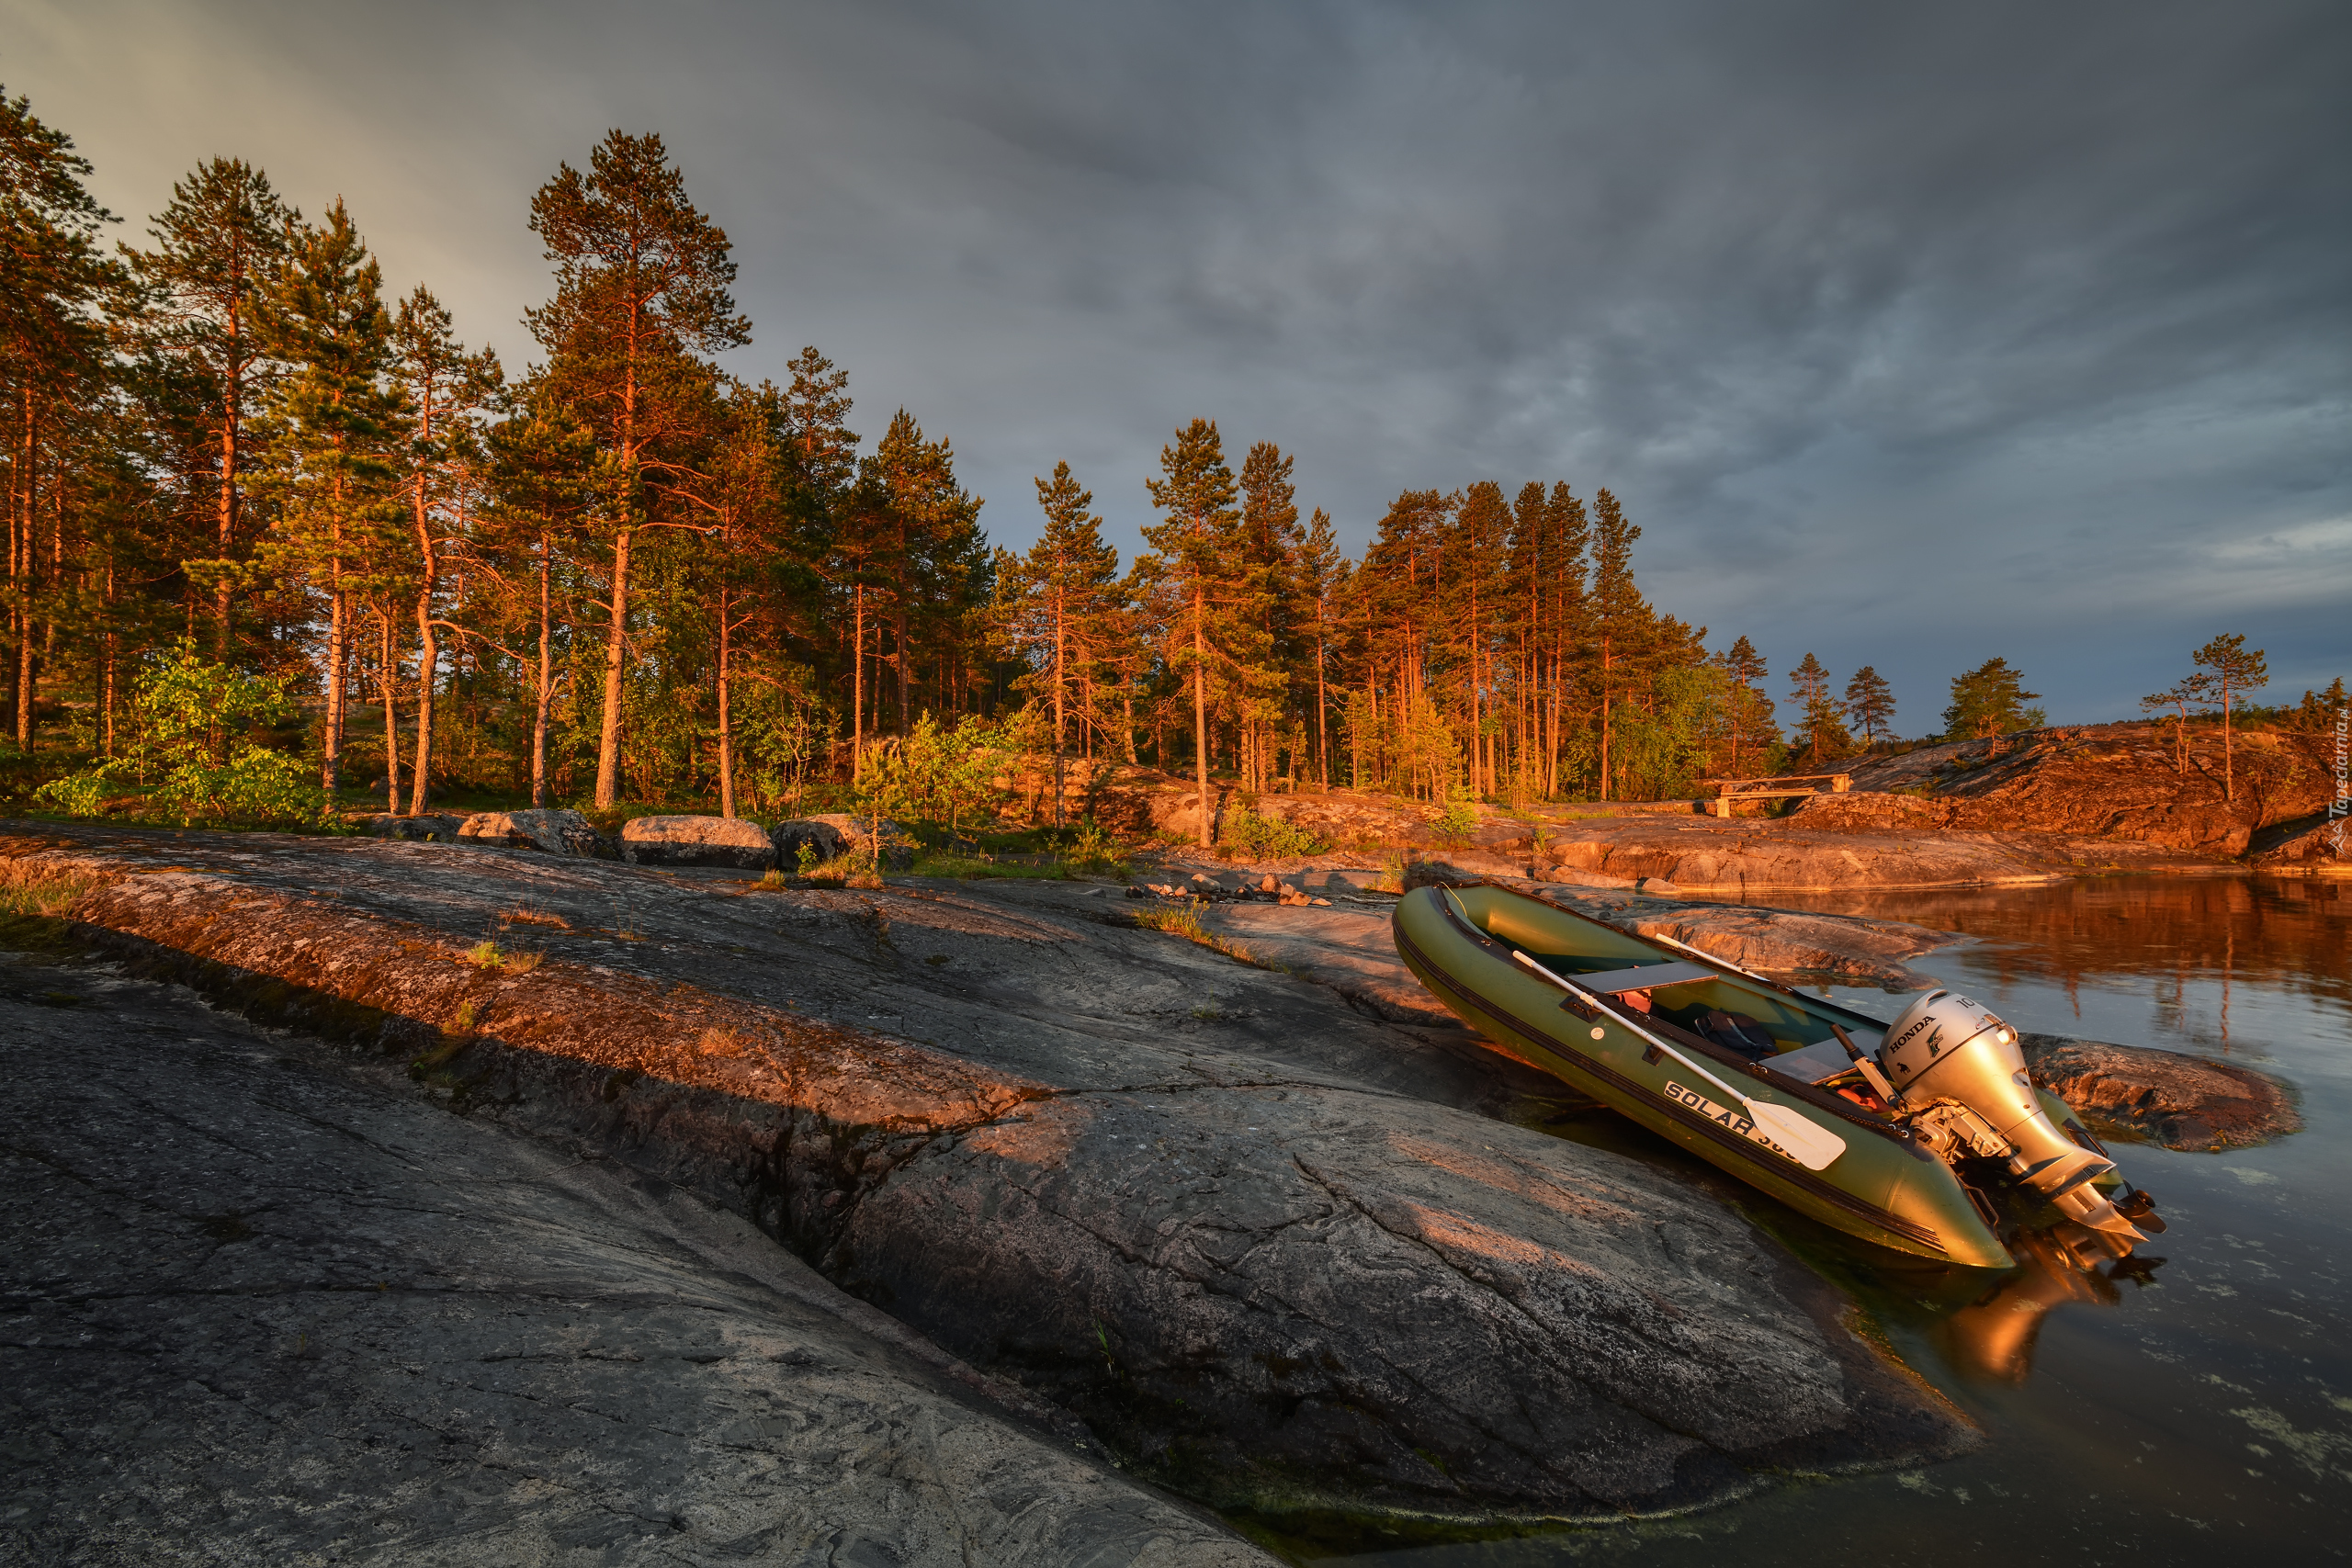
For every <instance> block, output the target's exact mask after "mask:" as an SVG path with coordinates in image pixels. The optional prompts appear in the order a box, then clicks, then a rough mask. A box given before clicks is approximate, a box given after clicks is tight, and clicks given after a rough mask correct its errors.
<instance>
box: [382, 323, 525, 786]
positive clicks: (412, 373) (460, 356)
mask: <svg viewBox="0 0 2352 1568" xmlns="http://www.w3.org/2000/svg"><path fill="white" fill-rule="evenodd" d="M455 328H456V323H455V322H453V321H451V320H450V317H449V312H448V311H447V310H443V309H442V308H441V303H440V301H439V300H437V299H434V297H433V294H432V292H431V290H429V289H427V288H424V285H422V284H419V285H418V286H417V288H416V289H415V291H414V292H413V293H412V294H410V296H409V297H408V298H407V299H403V300H401V308H400V312H399V314H398V315H397V316H396V317H395V318H394V320H393V321H392V331H391V349H392V370H393V373H394V377H395V380H396V384H397V385H398V386H399V388H400V389H401V393H402V395H403V398H404V400H405V402H406V405H407V414H408V420H409V436H410V439H409V443H408V449H407V453H406V464H405V468H406V472H405V473H404V475H403V476H402V485H401V488H402V489H403V490H404V491H406V492H407V495H408V506H409V523H410V527H411V529H412V532H413V538H414V541H415V545H416V598H415V604H414V605H413V618H414V620H415V623H416V646H417V658H416V758H415V761H414V763H413V766H412V767H411V768H410V770H409V773H410V777H411V778H412V779H413V781H414V783H413V786H412V788H411V791H410V795H409V803H408V809H409V814H410V815H411V816H414V815H415V814H417V813H418V812H421V811H423V810H424V806H425V800H426V797H427V795H428V794H429V793H430V790H431V787H432V780H433V733H434V728H435V706H434V703H435V694H436V691H437V689H438V687H439V684H440V670H441V641H440V633H441V631H442V630H443V629H444V628H447V629H450V630H455V629H457V628H456V627H455V626H451V624H450V623H449V622H447V621H445V620H443V619H442V618H441V616H440V609H441V606H440V604H439V600H440V597H441V592H442V586H441V575H442V560H443V555H444V548H443V539H444V537H445V536H460V537H461V536H462V535H463V533H464V511H465V505H466V501H467V498H468V494H469V487H470V486H471V485H472V484H473V483H474V482H476V476H475V468H474V459H475V457H476V456H477V454H478V451H479V444H480V434H481V431H480V423H479V422H480V417H481V411H482V410H483V409H484V408H485V407H486V406H487V405H488V404H489V402H490V401H491V400H492V399H493V398H494V397H496V396H497V394H498V391H499V389H500V388H501V387H502V385H503V383H504V380H505V373H504V372H503V369H502V368H501V367H500V366H499V363H498V355H496V354H495V353H494V352H492V350H489V349H483V350H482V351H481V352H480V353H478V354H469V353H468V352H467V351H466V346H465V344H462V343H459V342H458V336H457V333H456V330H455Z"/></svg>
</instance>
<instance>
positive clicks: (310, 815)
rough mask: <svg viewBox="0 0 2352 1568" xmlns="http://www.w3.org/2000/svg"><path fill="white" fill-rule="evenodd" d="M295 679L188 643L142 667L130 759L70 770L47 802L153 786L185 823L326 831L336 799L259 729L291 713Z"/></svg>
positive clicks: (66, 805)
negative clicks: (206, 653) (234, 663)
mask: <svg viewBox="0 0 2352 1568" xmlns="http://www.w3.org/2000/svg"><path fill="white" fill-rule="evenodd" d="M291 681H292V677H290V676H266V675H254V674H248V673H246V672H245V671H240V670H235V669H232V668H231V667H230V666H228V665H225V664H215V663H212V662H210V661H209V660H205V659H203V658H200V657H199V656H198V654H197V652H196V650H195V649H194V648H192V647H191V646H189V645H188V644H187V643H185V642H183V643H181V644H180V645H179V646H178V647H176V648H175V649H173V650H172V651H171V652H170V653H168V654H157V655H153V656H152V657H151V658H150V659H149V660H148V661H147V664H146V667H145V668H144V669H142V670H141V671H140V675H139V682H138V692H137V696H136V698H135V700H134V703H133V705H132V742H131V746H130V753H129V755H127V756H125V757H121V758H118V759H117V760H115V761H109V762H103V763H100V764H99V765H98V766H97V767H96V768H93V769H90V770H88V771H87V772H85V773H75V774H70V775H68V776H66V777H64V778H62V779H59V780H56V781H55V782H54V783H52V784H48V785H46V786H44V787H43V788H42V790H41V791H40V798H41V799H42V800H44V801H45V802H47V803H49V804H51V805H53V806H55V807H58V808H59V809H60V810H62V811H67V812H69V813H81V814H86V813H88V812H90V811H93V810H95V809H96V803H97V800H98V798H99V797H100V795H103V794H104V793H105V792H106V790H107V786H108V785H115V786H117V787H119V786H121V785H122V784H127V783H129V782H130V780H132V779H134V778H135V779H137V780H138V781H139V782H141V783H142V784H145V785H146V786H147V791H146V809H147V813H148V814H149V815H159V816H161V817H163V818H165V819H167V820H172V821H176V822H177V823H179V824H180V825H181V826H182V827H193V826H194V825H196V824H197V823H198V822H206V823H211V824H215V825H219V826H230V825H237V826H246V827H279V828H290V827H323V826H326V825H327V824H328V823H330V822H331V821H332V820H333V816H332V810H333V804H332V802H330V801H329V799H328V798H327V795H326V792H325V791H324V790H322V789H321V788H320V787H319V785H318V784H317V783H316V782H315V781H314V780H313V779H312V777H311V770H310V768H309V767H308V765H307V764H305V763H304V762H303V761H301V759H300V758H298V757H293V756H289V755H288V754H287V753H286V752H284V751H280V750H275V749H273V748H271V747H268V746H266V745H262V744H260V743H259V742H257V741H255V740H254V739H253V738H252V731H253V730H254V729H255V728H259V727H262V726H265V725H269V724H273V723H276V722H277V721H279V720H282V719H285V718H288V717H289V716H292V714H293V712H294V702H293V699H292V697H291V696H290V695H289V694H288V686H289V685H290V683H291Z"/></svg>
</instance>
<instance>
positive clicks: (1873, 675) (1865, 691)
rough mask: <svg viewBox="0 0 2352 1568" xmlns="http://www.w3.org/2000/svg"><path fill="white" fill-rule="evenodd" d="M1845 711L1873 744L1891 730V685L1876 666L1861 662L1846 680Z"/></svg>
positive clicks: (1892, 717)
mask: <svg viewBox="0 0 2352 1568" xmlns="http://www.w3.org/2000/svg"><path fill="white" fill-rule="evenodd" d="M1846 712H1847V714H1848V715H1849V716H1850V717H1851V718H1852V719H1853V721H1854V722H1855V723H1856V724H1859V725H1860V726H1861V727H1862V735H1863V738H1864V739H1868V740H1869V741H1871V743H1872V744H1876V743H1877V741H1878V740H1879V739H1880V737H1881V736H1883V735H1885V734H1888V733H1890V730H1891V727H1892V726H1893V724H1894V687H1893V686H1892V685H1890V684H1888V683H1887V680H1886V677H1885V676H1883V675H1881V674H1880V673H1879V672H1878V671H1877V669H1876V667H1874V666H1872V665H1869V664H1865V665H1863V666H1862V667H1861V668H1860V670H1857V671H1854V678H1853V679H1852V680H1851V681H1849V682H1846Z"/></svg>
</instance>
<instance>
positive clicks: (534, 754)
mask: <svg viewBox="0 0 2352 1568" xmlns="http://www.w3.org/2000/svg"><path fill="white" fill-rule="evenodd" d="M536 390H537V389H526V391H529V392H535V391H536ZM488 446H489V454H488V455H489V475H488V479H489V493H490V505H489V510H488V514H487V516H486V517H485V518H484V519H483V524H484V526H483V527H481V528H480V529H478V530H477V532H476V534H475V538H474V550H473V559H474V563H475V565H476V567H477V569H478V570H481V571H482V572H484V573H486V574H488V575H489V576H490V578H491V579H492V581H494V582H495V584H496V585H497V595H496V597H497V601H498V609H499V610H500V611H503V614H500V615H498V616H497V629H496V631H495V632H494V633H493V632H491V631H488V630H485V629H484V628H482V627H480V626H477V627H476V628H475V635H476V636H478V637H483V638H484V639H485V640H487V641H490V642H491V643H492V646H493V647H496V648H497V649H499V650H500V651H501V652H503V653H504V654H505V655H506V656H507V657H508V658H510V659H512V660H515V664H516V666H517V667H518V668H520V669H523V670H526V671H529V672H530V690H531V739H530V785H531V805H532V806H533V807H545V806H546V805H547V804H548V727H549V723H550V720H551V717H552V715H553V712H554V708H555V699H556V693H557V690H558V688H559V686H560V684H561V682H562V680H563V673H564V668H565V666H566V664H568V662H569V661H568V660H562V659H561V655H562V653H563V651H564V650H563V644H564V643H566V642H567V641H568V640H569V639H570V637H571V626H570V619H571V617H570V615H569V614H568V609H569V606H568V604H565V603H564V602H563V601H562V599H561V598H560V592H561V590H560V572H561V570H562V565H563V561H564V558H565V556H566V555H567V554H568V553H569V551H570V548H571V543H572V542H573V541H575V540H576V539H577V538H578V536H580V534H581V533H582V527H583V523H584V520H585V519H586V518H587V517H588V516H589V515H590V514H591V513H593V512H594V510H595V508H596V505H597V502H598V497H599V495H600V493H605V492H608V491H609V490H610V481H609V479H608V478H606V477H605V476H603V475H600V474H599V473H598V471H597V467H598V454H597V450H596V438H595V434H594V432H593V431H591V430H589V429H588V428H587V427H586V426H585V425H582V424H580V423H577V422H576V421H574V420H572V419H571V417H570V415H569V414H568V412H566V411H565V410H564V409H563V407H562V406H561V405H560V403H558V402H556V401H555V400H552V399H548V398H540V397H536V396H527V395H526V400H525V403H524V407H523V408H522V410H521V411H520V412H516V413H515V414H514V415H513V416H511V417H510V418H508V419H506V420H503V421H502V422H501V423H498V424H496V425H493V426H492V428H491V430H490V433H489V442H488ZM525 629H527V630H528V631H529V632H530V633H531V634H532V638H531V642H530V645H529V651H528V652H525V651H521V650H520V649H517V648H516V647H515V644H516V643H520V642H522V641H523V639H522V638H521V637H515V635H514V634H515V632H516V631H518V630H525ZM510 638H511V640H504V639H510Z"/></svg>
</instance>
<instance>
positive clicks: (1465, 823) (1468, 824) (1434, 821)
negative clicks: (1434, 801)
mask: <svg viewBox="0 0 2352 1568" xmlns="http://www.w3.org/2000/svg"><path fill="white" fill-rule="evenodd" d="M1477 826H1478V814H1477V812H1476V811H1475V810H1473V809H1471V806H1470V803H1469V802H1468V801H1466V800H1456V801H1453V802H1450V803H1449V804H1448V805H1447V806H1446V808H1445V809H1444V810H1442V811H1441V812H1439V813H1438V814H1437V816H1436V817H1434V818H1431V819H1430V827H1432V828H1434V829H1437V836H1438V837H1439V838H1441V839H1442V840H1445V841H1446V842H1447V843H1449V844H1455V845H1459V844H1461V843H1463V842H1464V841H1466V840H1468V839H1469V837H1470V833H1471V830H1472V829H1475V828H1476V827H1477Z"/></svg>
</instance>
